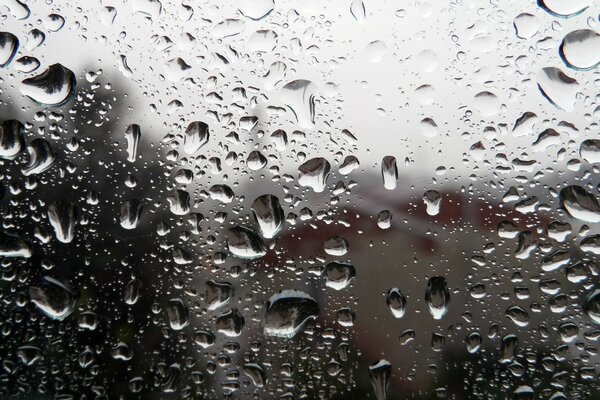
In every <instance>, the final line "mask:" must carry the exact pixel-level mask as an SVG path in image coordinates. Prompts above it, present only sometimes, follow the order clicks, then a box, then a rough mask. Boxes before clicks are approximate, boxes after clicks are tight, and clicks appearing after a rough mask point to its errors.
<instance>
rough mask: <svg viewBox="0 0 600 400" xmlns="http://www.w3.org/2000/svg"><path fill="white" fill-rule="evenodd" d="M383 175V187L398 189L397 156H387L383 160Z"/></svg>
mask: <svg viewBox="0 0 600 400" xmlns="http://www.w3.org/2000/svg"><path fill="white" fill-rule="evenodd" d="M381 176H382V178H383V187H384V188H386V189H387V190H394V189H396V185H397V182H398V167H397V165H396V157H392V156H385V157H383V160H382V161H381Z"/></svg>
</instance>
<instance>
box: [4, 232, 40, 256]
mask: <svg viewBox="0 0 600 400" xmlns="http://www.w3.org/2000/svg"><path fill="white" fill-rule="evenodd" d="M32 254H33V247H32V246H31V244H30V243H29V242H28V241H26V240H24V239H21V238H20V237H18V236H15V235H11V234H9V233H6V232H0V257H11V258H12V257H23V258H29V257H31V255H32Z"/></svg>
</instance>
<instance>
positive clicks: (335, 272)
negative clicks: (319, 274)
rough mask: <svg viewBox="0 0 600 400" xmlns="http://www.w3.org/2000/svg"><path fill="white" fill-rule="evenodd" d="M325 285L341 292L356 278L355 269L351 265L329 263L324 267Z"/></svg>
mask: <svg viewBox="0 0 600 400" xmlns="http://www.w3.org/2000/svg"><path fill="white" fill-rule="evenodd" d="M325 277H326V281H325V285H327V286H328V287H330V288H332V289H335V290H342V289H344V288H346V287H348V285H349V284H350V282H352V280H353V279H354V278H355V277H356V269H355V268H354V266H353V265H352V264H347V263H339V262H335V261H334V262H330V263H329V264H327V266H326V267H325Z"/></svg>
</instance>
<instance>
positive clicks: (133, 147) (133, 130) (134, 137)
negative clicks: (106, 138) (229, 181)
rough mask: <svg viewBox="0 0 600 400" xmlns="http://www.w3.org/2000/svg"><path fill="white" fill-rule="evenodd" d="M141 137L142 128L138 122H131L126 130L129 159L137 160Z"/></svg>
mask: <svg viewBox="0 0 600 400" xmlns="http://www.w3.org/2000/svg"><path fill="white" fill-rule="evenodd" d="M141 137H142V130H141V129H140V126H139V125H138V124H131V125H129V126H128V127H127V129H126V130H125V140H126V141H127V161H129V162H135V159H136V156H137V150H138V145H139V143H140V138H141Z"/></svg>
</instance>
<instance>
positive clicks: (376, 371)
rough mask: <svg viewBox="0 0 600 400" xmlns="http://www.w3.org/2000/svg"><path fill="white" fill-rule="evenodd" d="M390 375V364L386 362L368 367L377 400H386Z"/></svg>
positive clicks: (382, 361) (379, 362) (378, 362)
mask: <svg viewBox="0 0 600 400" xmlns="http://www.w3.org/2000/svg"><path fill="white" fill-rule="evenodd" d="M391 375H392V364H390V362H389V361H387V360H379V361H377V362H376V363H375V364H373V365H370V366H369V378H370V380H371V385H373V390H374V391H375V397H376V398H377V400H386V398H387V390H388V386H389V384H390V376H391Z"/></svg>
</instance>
